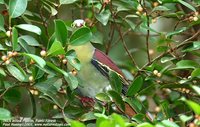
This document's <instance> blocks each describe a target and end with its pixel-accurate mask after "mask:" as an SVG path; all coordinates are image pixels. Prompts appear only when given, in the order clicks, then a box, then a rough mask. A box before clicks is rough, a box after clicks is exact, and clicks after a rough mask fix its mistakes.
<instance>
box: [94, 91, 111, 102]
mask: <svg viewBox="0 0 200 127" xmlns="http://www.w3.org/2000/svg"><path fill="white" fill-rule="evenodd" d="M95 98H96V99H98V100H100V101H103V102H110V97H109V96H108V95H107V94H106V93H98V94H97V95H96V97H95Z"/></svg>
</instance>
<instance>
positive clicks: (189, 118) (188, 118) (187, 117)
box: [179, 114, 193, 123]
mask: <svg viewBox="0 0 200 127" xmlns="http://www.w3.org/2000/svg"><path fill="white" fill-rule="evenodd" d="M179 117H180V120H181V121H182V122H184V123H185V122H187V121H189V120H191V119H192V118H193V117H192V116H186V115H184V114H182V115H180V116H179Z"/></svg>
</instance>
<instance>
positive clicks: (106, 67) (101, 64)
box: [91, 49, 128, 94]
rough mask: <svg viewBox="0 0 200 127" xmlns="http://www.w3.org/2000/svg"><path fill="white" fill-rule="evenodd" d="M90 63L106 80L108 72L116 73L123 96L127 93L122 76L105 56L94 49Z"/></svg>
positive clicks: (126, 83) (125, 82) (126, 84)
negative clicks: (121, 86)
mask: <svg viewBox="0 0 200 127" xmlns="http://www.w3.org/2000/svg"><path fill="white" fill-rule="evenodd" d="M91 63H92V64H93V65H94V66H95V67H96V68H97V70H99V71H100V72H101V73H102V74H103V75H104V76H105V77H107V78H109V72H110V71H114V72H115V73H117V74H118V75H119V77H120V78H121V81H122V84H123V91H122V92H123V94H125V93H126V92H127V86H128V82H127V81H126V79H125V77H124V74H123V73H122V71H121V70H120V69H119V68H118V67H117V65H116V64H115V63H114V62H113V61H112V60H111V59H110V58H109V57H108V56H107V55H106V54H104V53H103V52H102V51H100V50H98V49H95V51H94V55H93V59H92V61H91Z"/></svg>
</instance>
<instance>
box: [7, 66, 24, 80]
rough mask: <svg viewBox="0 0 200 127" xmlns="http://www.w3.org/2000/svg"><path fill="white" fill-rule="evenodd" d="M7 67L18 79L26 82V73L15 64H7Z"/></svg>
mask: <svg viewBox="0 0 200 127" xmlns="http://www.w3.org/2000/svg"><path fill="white" fill-rule="evenodd" d="M7 69H8V71H9V72H10V74H11V75H12V76H13V77H15V78H16V79H17V80H19V81H21V82H24V81H25V79H26V77H25V75H24V74H23V73H22V72H21V71H20V70H19V69H18V68H17V67H15V66H13V65H7Z"/></svg>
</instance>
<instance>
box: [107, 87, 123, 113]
mask: <svg viewBox="0 0 200 127" xmlns="http://www.w3.org/2000/svg"><path fill="white" fill-rule="evenodd" d="M108 94H109V96H110V97H111V98H112V100H113V101H114V102H115V103H116V105H117V106H119V108H120V109H121V110H122V111H124V110H125V103H124V101H123V99H122V97H121V95H120V94H119V93H117V92H116V91H114V90H110V91H108Z"/></svg>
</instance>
